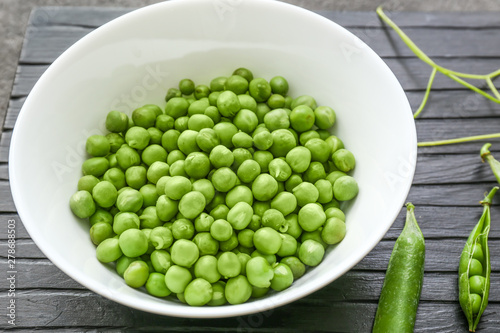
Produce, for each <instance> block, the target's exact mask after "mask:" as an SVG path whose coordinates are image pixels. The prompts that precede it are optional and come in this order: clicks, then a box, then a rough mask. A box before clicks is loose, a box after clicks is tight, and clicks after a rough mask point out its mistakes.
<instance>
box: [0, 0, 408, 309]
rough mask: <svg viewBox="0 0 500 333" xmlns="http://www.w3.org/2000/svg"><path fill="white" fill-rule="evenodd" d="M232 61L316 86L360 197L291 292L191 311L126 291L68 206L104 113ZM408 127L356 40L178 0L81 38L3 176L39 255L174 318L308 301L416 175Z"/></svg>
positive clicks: (245, 7)
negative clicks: (336, 238)
mask: <svg viewBox="0 0 500 333" xmlns="http://www.w3.org/2000/svg"><path fill="white" fill-rule="evenodd" d="M238 67H247V68H249V69H251V70H252V71H253V72H254V74H255V75H256V76H258V77H264V78H267V79H270V78H271V77H273V76H275V75H282V76H284V77H286V78H287V79H288V81H289V82H290V86H291V88H290V92H289V94H290V95H291V96H297V95H298V94H310V95H312V96H314V97H315V98H316V100H317V101H318V102H319V104H322V105H329V106H331V107H333V108H334V109H335V110H336V112H337V118H338V121H337V125H336V128H335V132H336V133H337V134H338V136H339V137H341V138H342V139H343V141H344V142H345V144H346V146H347V148H348V149H349V150H351V151H353V152H354V154H355V156H356V158H357V166H356V170H355V172H354V177H355V178H356V179H357V181H358V182H359V186H360V192H359V195H358V197H357V198H356V199H355V200H354V202H353V203H352V205H350V207H348V208H347V235H346V237H345V239H344V240H343V241H342V242H341V243H340V244H339V245H338V246H336V247H334V248H333V249H331V250H330V251H329V252H328V255H326V257H325V259H324V261H323V262H322V263H321V264H320V265H319V266H318V267H316V268H314V269H312V270H311V271H309V272H308V273H307V275H306V276H304V277H302V278H301V279H299V280H297V281H296V282H295V283H294V284H293V285H292V286H291V287H290V288H289V289H287V290H285V291H283V292H280V293H276V294H273V295H271V296H269V297H266V298H263V299H259V300H255V301H250V302H247V303H245V304H241V305H228V306H224V307H195V308H193V307H188V306H186V305H184V304H181V303H179V302H174V301H166V300H164V299H158V298H154V297H152V296H149V295H147V294H146V293H145V292H144V291H141V290H135V289H132V288H129V287H128V286H126V284H125V283H124V281H123V279H122V278H121V277H119V276H118V275H117V274H116V273H115V272H114V270H113V268H111V267H108V266H105V265H102V264H100V263H99V262H98V261H97V260H96V258H95V247H94V245H92V244H91V242H90V240H89V236H88V225H87V223H84V222H83V221H81V220H78V219H77V218H75V217H74V216H73V215H72V213H71V211H70V209H69V205H68V200H69V198H70V196H71V195H72V194H73V193H74V192H75V190H76V183H77V181H78V179H79V177H80V176H81V169H80V167H81V164H82V162H83V161H84V159H85V158H86V155H85V153H84V144H85V140H86V138H87V137H88V136H89V135H91V134H94V133H102V132H104V126H103V123H104V119H105V116H106V114H107V112H108V111H110V110H111V109H118V110H122V111H125V112H128V113H129V114H130V113H131V111H132V110H133V109H134V108H135V107H137V106H140V105H142V104H147V103H157V104H159V105H161V106H163V105H164V104H165V101H164V96H165V92H166V90H167V89H168V88H170V87H175V86H176V85H177V83H178V81H179V80H180V79H183V78H185V77H189V78H191V79H193V80H194V81H195V82H197V83H208V82H210V79H212V78H214V77H215V76H220V75H230V74H231V72H232V71H233V70H234V69H236V68H238ZM415 157H416V131H415V125H414V121H413V118H412V115H411V110H410V107H409V104H408V101H407V98H406V96H405V94H404V92H403V90H402V88H401V86H400V84H399V82H398V80H397V79H396V78H395V77H394V75H393V73H392V72H391V71H390V70H389V68H388V67H387V66H386V65H385V63H384V62H383V61H382V60H381V59H380V58H379V57H378V56H377V55H376V54H375V53H374V52H373V51H372V50H371V49H370V48H369V47H368V46H366V45H365V44H364V43H363V42H361V41H360V40H359V39H358V38H357V37H355V36H354V35H352V34H351V33H349V32H348V31H346V30H345V29H343V28H342V27H340V26H338V25H337V24H335V23H333V22H331V21H330V20H328V19H325V18H323V17H321V16H319V15H317V14H314V13H312V12H310V11H307V10H304V9H301V8H298V7H295V6H292V5H288V4H284V3H281V2H277V1H266V0H233V1H218V0H214V1H208V0H182V1H180V0H174V1H168V2H165V3H160V4H156V5H152V6H149V7H145V8H142V9H139V10H136V11H134V12H132V13H130V14H127V15H124V16H122V17H120V18H118V19H116V20H113V21H112V22H110V23H108V24H105V25H104V26H102V27H100V28H99V29H97V30H96V31H94V32H92V33H90V34H88V35H87V36H85V37H84V38H82V39H81V40H80V41H78V42H77V43H75V44H74V45H73V46H72V47H70V48H69V49H68V50H67V51H66V52H64V54H63V55H61V56H60V57H59V58H58V59H57V60H56V61H55V62H54V63H53V64H52V65H51V66H50V68H49V69H48V70H47V71H46V72H45V73H44V74H43V76H42V77H41V78H40V80H39V81H38V83H37V84H36V85H35V87H34V88H33V90H32V91H31V93H30V95H29V96H28V98H27V99H26V102H25V103H24V106H23V108H22V110H21V112H20V114H19V118H18V120H17V123H16V126H15V128H14V133H13V136H12V143H11V147H10V157H9V158H10V166H9V174H10V184H11V188H12V194H13V197H14V201H15V204H16V207H17V210H18V212H19V215H20V217H21V219H22V221H23V223H24V225H25V226H26V229H27V230H28V232H29V234H30V236H31V237H32V238H33V240H34V241H35V242H36V244H37V245H38V247H39V248H40V250H41V251H42V252H43V253H44V254H45V255H46V256H47V257H48V258H49V259H50V260H51V261H52V262H53V263H54V264H55V265H56V266H57V267H59V268H60V269H61V270H62V271H64V272H65V273H66V274H68V275H69V276H70V277H72V278H73V279H75V280H76V281H78V282H79V283H81V284H82V285H84V286H86V287H87V288H89V289H91V290H93V291H95V292H96V293H98V294H101V295H103V296H105V297H107V298H109V299H111V300H114V301H116V302H119V303H121V304H125V305H128V306H130V307H133V308H137V309H140V310H143V311H149V312H153V313H158V314H163V315H170V316H180V317H198V318H209V317H228V316H236V315H243V314H249V313H254V312H258V311H264V310H266V309H269V308H273V307H277V306H281V305H284V304H287V303H289V302H292V301H295V300H297V299H299V298H301V297H304V296H306V295H308V294H310V293H312V292H314V291H316V290H318V289H320V288H322V287H324V286H326V285H327V284H329V283H330V282H332V281H334V280H335V279H337V278H338V277H339V276H341V275H342V274H344V273H345V272H347V271H348V270H349V269H350V268H352V267H353V266H354V265H356V264H357V263H358V262H359V261H360V260H361V259H362V258H363V257H364V256H366V254H368V252H370V251H371V250H372V249H373V247H375V245H376V244H377V243H378V242H379V241H380V240H381V239H382V237H383V236H384V234H385V233H386V232H387V230H388V229H389V228H390V226H391V225H392V223H393V221H394V220H395V218H396V216H397V214H398V212H399V211H400V210H401V208H402V206H403V204H404V201H405V199H406V196H407V194H408V191H409V188H410V184H411V182H412V178H413V174H414V169H415V163H416V162H415V160H416V159H415Z"/></svg>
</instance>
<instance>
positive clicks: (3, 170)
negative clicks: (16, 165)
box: [0, 163, 9, 180]
mask: <svg viewBox="0 0 500 333" xmlns="http://www.w3.org/2000/svg"><path fill="white" fill-rule="evenodd" d="M8 179H9V167H8V165H7V163H0V180H8Z"/></svg>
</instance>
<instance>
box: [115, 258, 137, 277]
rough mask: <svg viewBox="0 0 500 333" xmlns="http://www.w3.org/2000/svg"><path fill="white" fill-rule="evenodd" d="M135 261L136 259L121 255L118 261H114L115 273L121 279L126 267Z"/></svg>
mask: <svg viewBox="0 0 500 333" xmlns="http://www.w3.org/2000/svg"><path fill="white" fill-rule="evenodd" d="M137 260H138V258H130V257H127V256H123V255H122V256H121V257H120V258H118V260H116V273H118V275H120V276H121V277H123V274H124V273H125V271H126V270H127V268H128V266H130V264H131V263H133V262H134V261H137Z"/></svg>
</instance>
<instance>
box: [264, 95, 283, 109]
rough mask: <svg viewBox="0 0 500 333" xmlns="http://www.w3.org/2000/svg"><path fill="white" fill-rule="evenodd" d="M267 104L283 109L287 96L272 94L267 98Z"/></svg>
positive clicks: (273, 107)
mask: <svg viewBox="0 0 500 333" xmlns="http://www.w3.org/2000/svg"><path fill="white" fill-rule="evenodd" d="M267 105H269V107H270V108H271V109H281V108H284V107H285V97H284V96H283V95H280V94H272V95H271V96H270V97H269V99H268V100H267Z"/></svg>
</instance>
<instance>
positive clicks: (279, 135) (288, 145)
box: [269, 129, 297, 157]
mask: <svg viewBox="0 0 500 333" xmlns="http://www.w3.org/2000/svg"><path fill="white" fill-rule="evenodd" d="M271 135H272V137H273V145H272V146H271V147H270V148H269V151H270V152H271V153H272V154H273V155H274V157H285V156H286V154H288V152H289V151H290V150H292V149H293V148H295V147H296V146H297V141H296V140H295V137H294V136H293V134H292V132H290V131H289V130H287V129H277V130H275V131H272V132H271Z"/></svg>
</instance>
